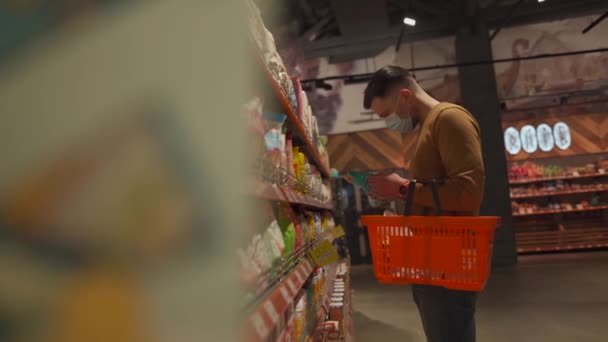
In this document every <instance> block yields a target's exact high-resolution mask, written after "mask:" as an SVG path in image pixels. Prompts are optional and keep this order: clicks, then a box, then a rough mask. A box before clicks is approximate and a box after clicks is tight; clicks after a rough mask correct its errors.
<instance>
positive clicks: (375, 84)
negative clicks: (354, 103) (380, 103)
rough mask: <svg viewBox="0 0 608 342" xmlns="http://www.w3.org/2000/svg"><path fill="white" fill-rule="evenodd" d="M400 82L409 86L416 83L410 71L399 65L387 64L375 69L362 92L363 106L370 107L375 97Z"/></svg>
mask: <svg viewBox="0 0 608 342" xmlns="http://www.w3.org/2000/svg"><path fill="white" fill-rule="evenodd" d="M400 84H401V85H404V86H405V87H408V88H409V87H411V86H413V85H415V84H416V79H415V78H414V75H412V73H411V72H409V71H408V70H407V69H405V68H402V67H399V66H394V65H387V66H385V67H383V68H381V69H380V70H378V71H376V72H375V73H374V75H372V78H371V79H370V81H369V83H367V87H366V88H365V91H364V92H363V107H364V108H365V109H370V108H371V106H372V100H373V99H374V98H375V97H382V96H385V95H386V94H387V93H388V92H389V91H390V90H392V89H393V88H394V87H395V86H397V85H400Z"/></svg>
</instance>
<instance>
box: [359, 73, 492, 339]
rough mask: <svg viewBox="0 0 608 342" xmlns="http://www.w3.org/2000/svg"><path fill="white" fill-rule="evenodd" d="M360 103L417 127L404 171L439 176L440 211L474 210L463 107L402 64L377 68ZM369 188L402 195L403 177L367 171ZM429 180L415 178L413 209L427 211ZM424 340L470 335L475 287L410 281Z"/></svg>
mask: <svg viewBox="0 0 608 342" xmlns="http://www.w3.org/2000/svg"><path fill="white" fill-rule="evenodd" d="M364 97H365V98H364V106H365V108H366V109H370V108H371V109H372V110H373V111H374V113H376V114H377V115H378V116H380V117H381V118H384V119H385V121H386V124H387V126H388V127H389V128H392V129H395V130H398V131H399V132H401V133H406V132H408V131H412V130H413V129H414V128H415V127H417V126H418V127H419V136H418V141H417V144H416V149H415V151H414V154H413V157H412V160H411V163H410V173H411V176H412V178H413V179H417V180H432V179H438V180H441V181H442V182H441V184H439V185H438V186H437V187H438V192H439V199H440V203H441V207H442V209H443V211H444V214H443V215H449V216H460V215H462V216H473V215H477V212H478V210H479V207H480V205H481V201H482V197H483V190H484V180H485V176H484V167H483V159H482V154H481V142H480V133H479V125H478V124H477V121H476V120H475V118H474V117H473V116H472V115H471V114H470V113H469V112H468V111H466V110H465V109H464V108H462V107H460V106H457V105H454V104H451V103H441V102H439V101H437V100H436V99H434V98H432V97H431V96H430V95H429V94H427V93H426V92H425V91H424V90H423V89H422V88H421V87H420V85H419V84H418V83H417V82H416V80H415V79H414V77H413V76H412V75H411V74H410V73H409V72H408V71H407V70H405V69H403V68H401V67H396V66H387V67H384V68H382V69H380V70H378V71H377V72H376V73H375V74H374V75H373V76H372V79H371V80H370V82H369V84H368V85H367V88H366V89H365V94H364ZM368 182H369V185H370V190H371V191H372V192H373V193H374V194H375V195H376V196H378V197H382V198H393V199H394V198H405V194H407V191H404V190H405V189H406V188H407V186H408V184H409V180H407V179H403V178H401V177H400V176H399V175H397V174H390V175H378V176H372V177H370V178H369V179H368ZM433 208H434V203H433V197H432V192H431V187H430V186H429V185H423V184H420V183H418V184H416V189H415V193H414V203H413V212H412V214H415V215H433ZM412 292H413V296H414V301H415V302H416V305H417V307H418V311H419V313H420V317H421V320H422V325H423V327H424V331H425V334H426V336H427V341H429V342H448V341H449V342H471V341H475V303H476V293H474V292H468V291H456V290H448V289H445V288H442V287H437V286H426V285H414V286H412Z"/></svg>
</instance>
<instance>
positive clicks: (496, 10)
mask: <svg viewBox="0 0 608 342" xmlns="http://www.w3.org/2000/svg"><path fill="white" fill-rule="evenodd" d="M514 8H517V14H516V15H514V16H513V17H512V18H511V19H510V20H509V22H508V24H506V25H505V26H504V27H510V26H517V25H527V24H536V23H540V22H546V21H554V20H562V19H567V18H573V17H577V16H584V15H591V14H597V13H603V12H604V11H605V10H606V0H585V1H571V0H551V1H546V2H544V3H542V4H539V3H538V2H536V1H525V2H524V3H523V4H519V2H515V3H512V4H509V5H504V6H496V7H488V8H484V9H482V10H481V11H480V14H481V17H482V18H483V19H484V20H485V22H486V24H487V26H488V28H491V29H492V28H496V27H499V26H501V24H502V23H503V21H504V18H505V13H507V14H508V13H511V11H512V10H513V9H514Z"/></svg>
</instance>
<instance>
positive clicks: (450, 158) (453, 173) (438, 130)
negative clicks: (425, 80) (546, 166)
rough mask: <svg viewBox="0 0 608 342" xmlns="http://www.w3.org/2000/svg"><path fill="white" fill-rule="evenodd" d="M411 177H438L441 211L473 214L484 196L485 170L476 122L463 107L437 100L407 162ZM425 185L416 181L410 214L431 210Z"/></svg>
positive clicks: (428, 187)
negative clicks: (439, 180)
mask: <svg viewBox="0 0 608 342" xmlns="http://www.w3.org/2000/svg"><path fill="white" fill-rule="evenodd" d="M410 172H411V176H412V178H413V179H418V180H431V179H441V180H443V181H444V183H443V184H441V185H438V190H439V200H440V203H441V206H442V209H443V210H444V211H445V213H444V215H476V214H477V212H478V211H479V207H480V206H481V201H482V199H483V192H484V183H485V171H484V167H483V157H482V153H481V139H480V132H479V124H478V123H477V121H476V120H475V118H474V117H473V115H471V113H469V112H468V111H467V110H465V109H464V108H462V107H460V106H457V105H454V104H451V103H440V104H438V105H437V106H435V107H434V108H433V109H432V110H431V112H430V113H429V114H428V115H427V117H426V119H425V120H424V122H423V123H422V125H421V127H420V131H419V134H418V141H417V143H416V149H415V152H414V156H413V158H412V160H411V163H410ZM433 207H434V205H433V197H432V192H431V188H430V186H428V185H422V184H417V188H416V193H415V197H414V209H413V214H431V213H432V208H433Z"/></svg>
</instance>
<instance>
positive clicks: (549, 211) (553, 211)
mask: <svg viewBox="0 0 608 342" xmlns="http://www.w3.org/2000/svg"><path fill="white" fill-rule="evenodd" d="M604 209H608V205H598V206H593V207H587V208H572V209H547V210H537V211H533V212H526V213H519V212H514V213H513V216H534V215H550V214H562V213H576V212H585V211H596V210H604Z"/></svg>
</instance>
